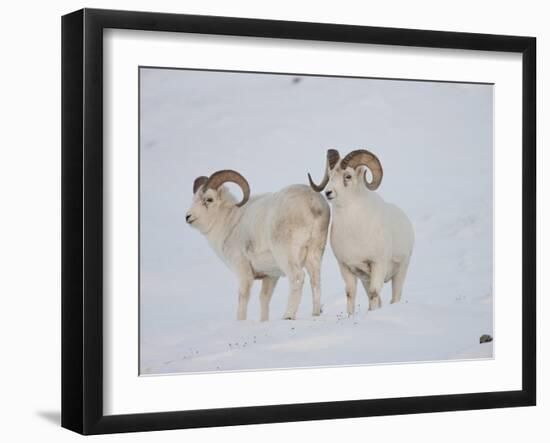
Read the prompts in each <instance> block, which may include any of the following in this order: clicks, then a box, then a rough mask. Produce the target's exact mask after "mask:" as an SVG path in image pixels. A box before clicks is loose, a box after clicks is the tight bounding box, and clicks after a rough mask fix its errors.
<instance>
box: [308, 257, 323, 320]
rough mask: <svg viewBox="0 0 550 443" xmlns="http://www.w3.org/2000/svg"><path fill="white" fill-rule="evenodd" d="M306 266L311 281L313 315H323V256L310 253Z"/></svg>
mask: <svg viewBox="0 0 550 443" xmlns="http://www.w3.org/2000/svg"><path fill="white" fill-rule="evenodd" d="M305 266H306V270H307V273H308V275H309V281H310V283H311V294H312V297H313V312H312V315H314V316H317V315H321V256H320V255H319V254H309V255H308V256H307V258H306V263H305Z"/></svg>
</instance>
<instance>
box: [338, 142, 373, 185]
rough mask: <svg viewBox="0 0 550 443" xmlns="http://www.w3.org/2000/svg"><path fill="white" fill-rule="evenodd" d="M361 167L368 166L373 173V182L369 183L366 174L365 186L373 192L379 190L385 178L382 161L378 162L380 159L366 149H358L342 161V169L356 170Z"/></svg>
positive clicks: (364, 177)
mask: <svg viewBox="0 0 550 443" xmlns="http://www.w3.org/2000/svg"><path fill="white" fill-rule="evenodd" d="M359 166H366V167H367V168H369V169H370V171H371V173H372V181H371V182H370V183H369V182H368V181H367V174H366V172H365V175H364V176H363V179H364V180H365V186H366V187H367V188H368V189H370V190H371V191H374V190H376V189H378V187H379V186H380V183H381V182H382V177H383V176H384V171H383V170H382V164H381V163H380V160H378V157H376V155H374V154H373V153H372V152H370V151H367V150H366V149H357V150H356V151H352V152H350V153H349V154H348V155H346V156H345V157H344V158H343V159H342V163H340V167H341V168H342V169H346V168H347V167H350V168H353V169H355V168H357V167H359Z"/></svg>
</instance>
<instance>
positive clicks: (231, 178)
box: [204, 169, 250, 207]
mask: <svg viewBox="0 0 550 443" xmlns="http://www.w3.org/2000/svg"><path fill="white" fill-rule="evenodd" d="M227 182H231V183H235V184H237V185H239V186H240V188H241V190H242V191H243V199H242V200H241V202H240V203H238V204H237V206H238V207H241V206H243V205H244V204H245V203H246V202H247V201H248V199H249V198H250V186H249V185H248V182H247V181H246V179H245V178H244V177H243V176H242V175H241V174H239V173H238V172H237V171H233V170H231V169H224V170H222V171H217V172H214V173H213V174H212V175H211V176H210V177H209V178H208V181H207V182H206V184H205V185H204V189H205V190H206V189H218V188H219V187H220V186H221V185H223V184H224V183H227Z"/></svg>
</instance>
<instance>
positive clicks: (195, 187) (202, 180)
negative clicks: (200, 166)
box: [193, 175, 208, 194]
mask: <svg viewBox="0 0 550 443" xmlns="http://www.w3.org/2000/svg"><path fill="white" fill-rule="evenodd" d="M207 181H208V177H205V176H204V175H201V176H200V177H197V178H196V179H195V181H194V182H193V194H195V193H196V192H197V191H198V189H199V188H200V187H201V186H202V185H204V184H205V183H206V182H207Z"/></svg>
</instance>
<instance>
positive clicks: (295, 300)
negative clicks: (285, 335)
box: [283, 264, 305, 320]
mask: <svg viewBox="0 0 550 443" xmlns="http://www.w3.org/2000/svg"><path fill="white" fill-rule="evenodd" d="M285 274H286V276H287V277H288V285H289V287H290V294H289V296H288V304H287V307H286V311H285V315H283V319H285V320H295V319H296V312H297V311H298V307H299V306H300V300H301V298H302V289H303V287H304V277H305V275H304V271H303V269H302V267H301V266H299V265H298V264H289V265H288V267H287V269H286V270H285Z"/></svg>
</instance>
